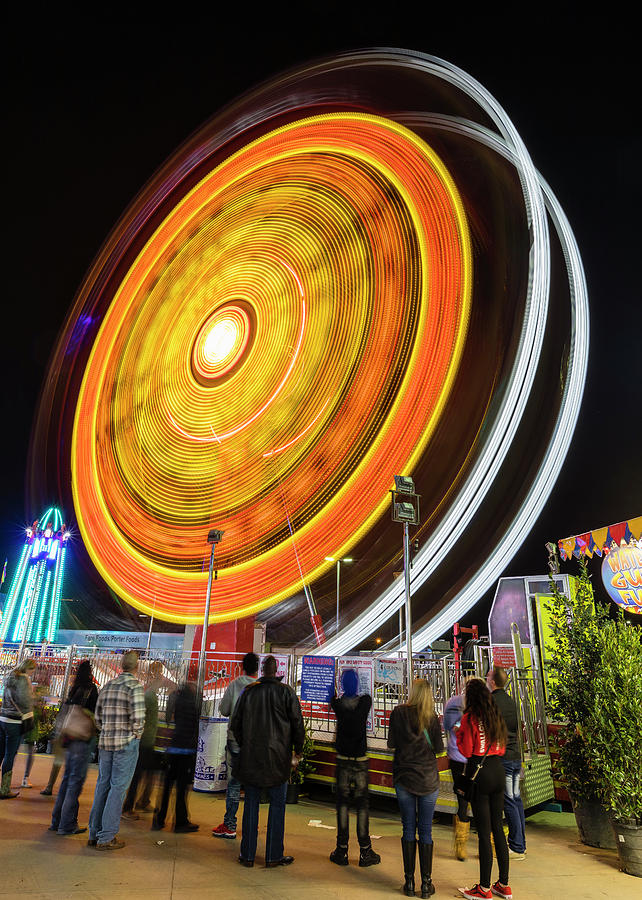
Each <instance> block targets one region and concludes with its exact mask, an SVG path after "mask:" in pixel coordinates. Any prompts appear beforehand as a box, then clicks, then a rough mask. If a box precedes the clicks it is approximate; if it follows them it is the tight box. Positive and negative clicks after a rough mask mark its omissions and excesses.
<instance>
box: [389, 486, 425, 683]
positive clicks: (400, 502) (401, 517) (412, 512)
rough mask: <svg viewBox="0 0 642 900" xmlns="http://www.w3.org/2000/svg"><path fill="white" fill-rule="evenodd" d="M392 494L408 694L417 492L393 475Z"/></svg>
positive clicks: (417, 513) (410, 675)
mask: <svg viewBox="0 0 642 900" xmlns="http://www.w3.org/2000/svg"><path fill="white" fill-rule="evenodd" d="M390 493H391V494H392V520H393V522H400V523H401V524H402V525H403V567H404V576H405V587H406V668H407V671H406V681H407V683H408V696H410V691H411V690H412V612H411V609H410V526H411V525H418V524H419V494H416V493H415V483H414V481H413V480H412V478H410V477H409V476H408V475H395V489H394V491H390Z"/></svg>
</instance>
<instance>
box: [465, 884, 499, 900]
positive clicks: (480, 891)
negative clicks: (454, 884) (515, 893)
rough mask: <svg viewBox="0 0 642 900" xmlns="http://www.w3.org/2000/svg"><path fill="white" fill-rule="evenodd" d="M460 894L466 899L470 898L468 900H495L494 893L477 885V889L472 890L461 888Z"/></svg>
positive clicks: (472, 888)
mask: <svg viewBox="0 0 642 900" xmlns="http://www.w3.org/2000/svg"><path fill="white" fill-rule="evenodd" d="M459 893H460V894H462V895H463V896H464V897H468V900H493V895H492V893H491V892H490V891H487V890H485V889H484V888H483V887H481V886H480V885H479V884H476V885H475V887H471V888H459ZM511 897H512V894H511Z"/></svg>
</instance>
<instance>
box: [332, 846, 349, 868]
mask: <svg viewBox="0 0 642 900" xmlns="http://www.w3.org/2000/svg"><path fill="white" fill-rule="evenodd" d="M330 862H333V863H334V864H335V865H336V866H347V865H348V848H347V847H337V848H336V849H335V850H333V851H332V853H331V854H330Z"/></svg>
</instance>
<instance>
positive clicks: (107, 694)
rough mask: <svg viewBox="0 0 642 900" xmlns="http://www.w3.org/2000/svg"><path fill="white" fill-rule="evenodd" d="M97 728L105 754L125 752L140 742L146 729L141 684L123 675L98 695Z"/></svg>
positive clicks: (131, 677)
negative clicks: (126, 747)
mask: <svg viewBox="0 0 642 900" xmlns="http://www.w3.org/2000/svg"><path fill="white" fill-rule="evenodd" d="M96 725H97V726H98V727H99V728H100V739H99V741H98V746H99V748H100V749H101V750H122V749H123V747H125V746H127V744H129V742H130V741H131V739H132V738H134V737H135V738H140V736H141V734H142V733H143V726H144V725H145V695H144V694H143V688H142V685H141V684H140V682H138V681H136V679H135V678H134V676H133V675H132V674H131V673H130V672H123V673H122V674H121V675H119V676H118V678H114V679H113V680H112V681H110V682H108V683H107V684H106V685H105V687H104V688H103V689H102V691H101V692H100V694H98V703H97V704H96Z"/></svg>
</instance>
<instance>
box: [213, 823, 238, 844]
mask: <svg viewBox="0 0 642 900" xmlns="http://www.w3.org/2000/svg"><path fill="white" fill-rule="evenodd" d="M212 836H213V837H219V838H227V840H228V841H233V840H234V838H235V837H236V832H235V831H232V829H231V828H228V827H227V825H226V824H225V823H224V822H221V824H220V825H218V826H217V827H216V828H212Z"/></svg>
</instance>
